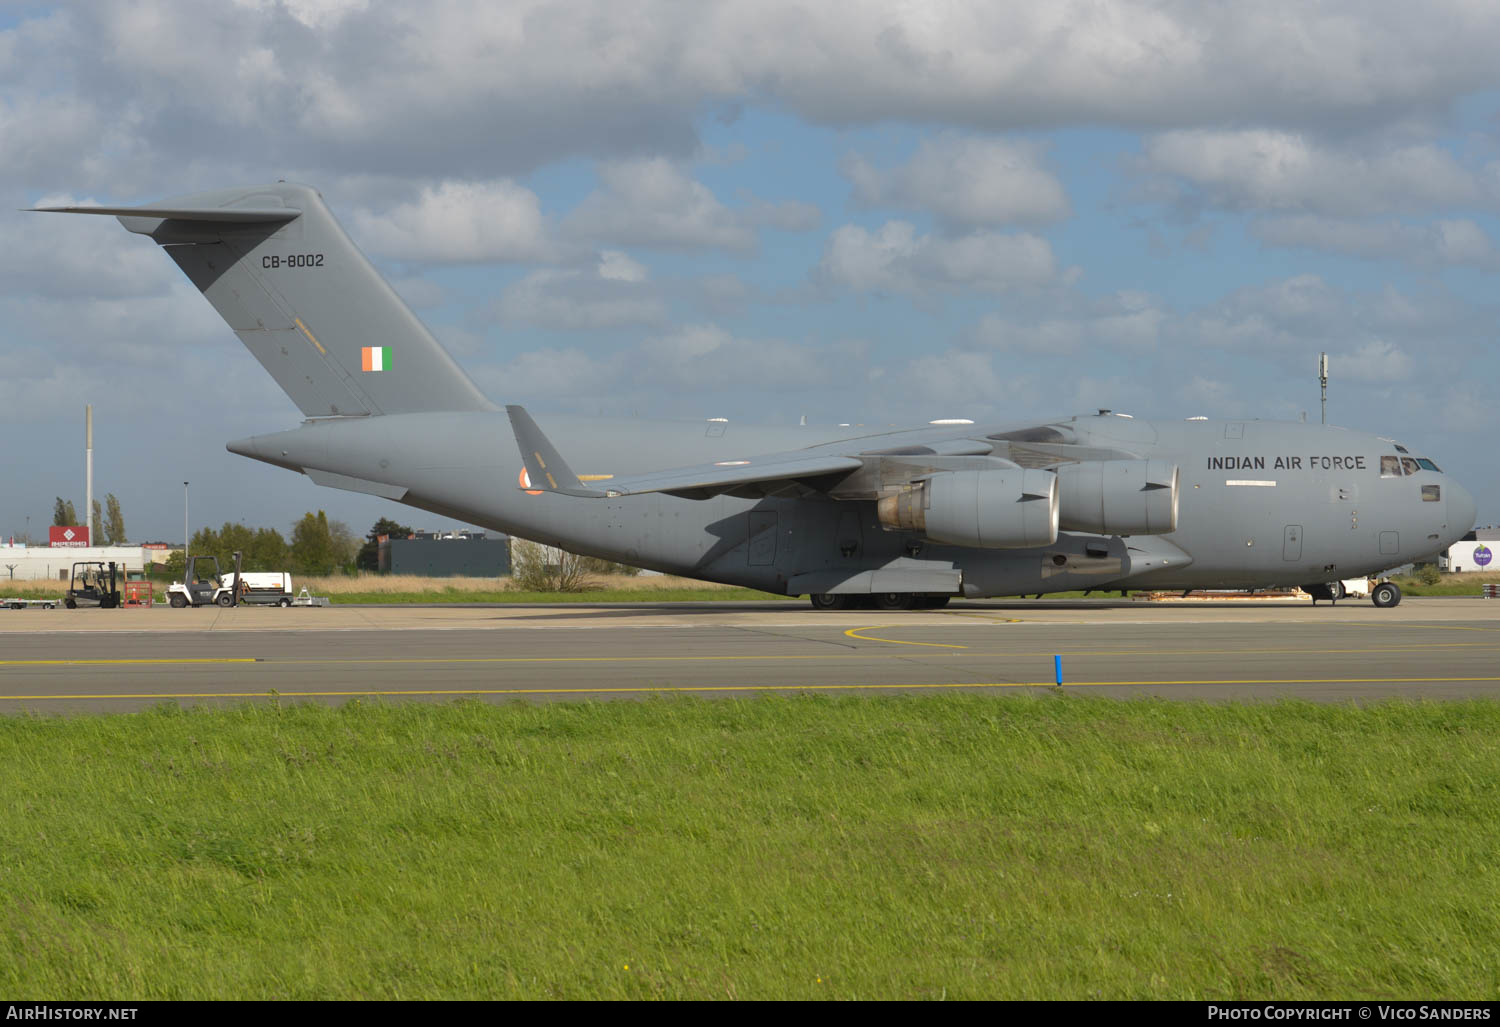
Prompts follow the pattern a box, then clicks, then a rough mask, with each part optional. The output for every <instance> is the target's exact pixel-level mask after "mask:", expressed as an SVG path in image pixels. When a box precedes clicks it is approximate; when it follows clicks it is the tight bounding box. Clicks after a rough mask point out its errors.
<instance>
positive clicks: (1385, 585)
mask: <svg viewBox="0 0 1500 1027" xmlns="http://www.w3.org/2000/svg"><path fill="white" fill-rule="evenodd" d="M1370 602H1372V603H1374V604H1375V605H1376V606H1379V607H1380V608H1382V609H1387V608H1389V607H1392V606H1395V605H1397V604H1398V603H1400V602H1401V589H1400V588H1399V587H1398V586H1397V585H1396V583H1395V582H1394V581H1382V582H1381V583H1380V584H1378V585H1376V586H1375V588H1374V589H1373V590H1371V592H1370Z"/></svg>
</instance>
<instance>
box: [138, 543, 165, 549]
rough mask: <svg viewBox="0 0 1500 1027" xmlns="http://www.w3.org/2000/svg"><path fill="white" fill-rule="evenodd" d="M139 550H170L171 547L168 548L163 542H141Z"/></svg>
mask: <svg viewBox="0 0 1500 1027" xmlns="http://www.w3.org/2000/svg"><path fill="white" fill-rule="evenodd" d="M141 548H142V549H171V548H172V547H171V546H169V545H167V544H166V543H165V542H142V543H141Z"/></svg>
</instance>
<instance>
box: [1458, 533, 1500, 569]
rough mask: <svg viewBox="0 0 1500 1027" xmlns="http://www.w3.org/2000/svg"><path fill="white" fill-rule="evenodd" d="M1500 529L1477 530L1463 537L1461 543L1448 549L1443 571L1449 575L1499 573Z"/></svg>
mask: <svg viewBox="0 0 1500 1027" xmlns="http://www.w3.org/2000/svg"><path fill="white" fill-rule="evenodd" d="M1497 553H1500V528H1479V529H1477V530H1476V531H1471V532H1469V533H1468V534H1467V535H1465V536H1464V539H1463V541H1462V542H1455V543H1453V544H1452V545H1451V546H1449V547H1448V552H1447V562H1446V565H1445V569H1446V570H1447V571H1448V572H1449V573H1450V574H1472V573H1474V572H1475V571H1500V561H1497V560H1496V559H1495V556H1496V554H1497Z"/></svg>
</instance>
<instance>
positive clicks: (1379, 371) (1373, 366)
mask: <svg viewBox="0 0 1500 1027" xmlns="http://www.w3.org/2000/svg"><path fill="white" fill-rule="evenodd" d="M1329 360H1330V364H1329V368H1330V371H1331V370H1332V369H1333V368H1334V367H1335V366H1336V367H1337V368H1338V371H1339V373H1340V374H1343V375H1348V376H1349V377H1350V378H1352V379H1354V380H1355V381H1358V382H1404V381H1409V380H1410V379H1411V375H1412V370H1413V368H1414V367H1415V364H1414V363H1413V361H1412V358H1411V357H1410V356H1408V355H1407V354H1406V353H1405V352H1404V351H1403V350H1402V349H1401V348H1400V347H1399V346H1396V345H1395V344H1393V343H1391V342H1388V341H1386V340H1385V339H1371V340H1370V341H1369V342H1367V343H1365V344H1364V345H1362V346H1360V347H1359V348H1357V349H1355V350H1354V351H1353V352H1351V353H1347V354H1334V355H1332V356H1330V357H1329Z"/></svg>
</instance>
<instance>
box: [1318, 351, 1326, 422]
mask: <svg viewBox="0 0 1500 1027" xmlns="http://www.w3.org/2000/svg"><path fill="white" fill-rule="evenodd" d="M1318 384H1319V385H1321V386H1322V387H1323V423H1324V424H1327V423H1328V354H1327V353H1319V354H1318Z"/></svg>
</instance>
